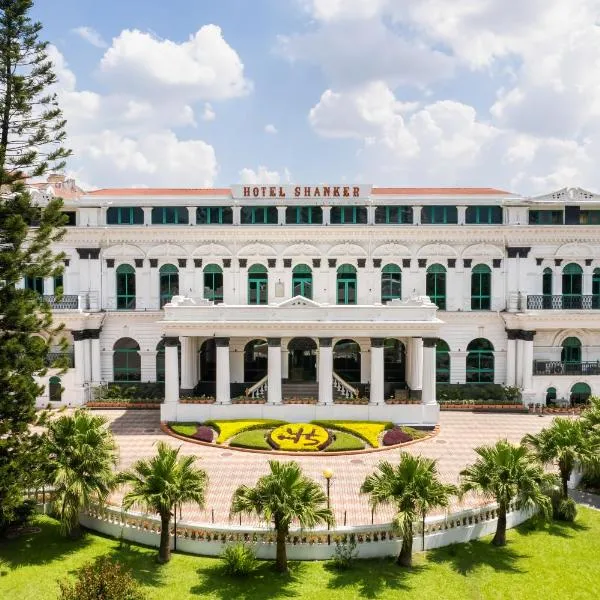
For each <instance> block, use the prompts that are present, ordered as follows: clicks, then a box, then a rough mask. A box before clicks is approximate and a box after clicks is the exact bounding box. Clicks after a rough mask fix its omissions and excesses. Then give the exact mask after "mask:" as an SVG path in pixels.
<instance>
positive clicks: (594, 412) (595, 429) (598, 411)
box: [581, 396, 600, 435]
mask: <svg viewBox="0 0 600 600" xmlns="http://www.w3.org/2000/svg"><path fill="white" fill-rule="evenodd" d="M581 422H582V423H583V426H584V428H585V429H586V430H588V431H589V432H591V433H592V434H595V435H600V396H591V397H590V399H589V406H588V408H586V409H585V410H584V411H583V412H582V413H581Z"/></svg>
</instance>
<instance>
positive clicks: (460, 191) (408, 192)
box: [373, 187, 510, 196]
mask: <svg viewBox="0 0 600 600" xmlns="http://www.w3.org/2000/svg"><path fill="white" fill-rule="evenodd" d="M373 194H374V195H377V196H386V195H389V196H485V195H490V196H494V195H498V194H510V192H506V191H504V190H497V189H495V188H465V187H447V188H416V187H413V188H405V187H398V188H396V187H384V188H373Z"/></svg>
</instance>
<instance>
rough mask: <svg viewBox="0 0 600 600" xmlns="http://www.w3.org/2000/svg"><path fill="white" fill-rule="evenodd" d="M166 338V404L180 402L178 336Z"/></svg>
mask: <svg viewBox="0 0 600 600" xmlns="http://www.w3.org/2000/svg"><path fill="white" fill-rule="evenodd" d="M164 340H165V404H168V403H172V404H177V402H179V360H178V358H177V343H178V342H179V339H178V338H177V337H166V338H164Z"/></svg>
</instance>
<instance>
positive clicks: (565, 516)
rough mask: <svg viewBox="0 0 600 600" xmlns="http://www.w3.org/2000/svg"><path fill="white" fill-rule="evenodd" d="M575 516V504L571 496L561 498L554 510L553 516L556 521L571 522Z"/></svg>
mask: <svg viewBox="0 0 600 600" xmlns="http://www.w3.org/2000/svg"><path fill="white" fill-rule="evenodd" d="M576 516H577V504H575V500H573V498H563V499H562V500H560V502H559V503H558V508H557V509H556V510H555V511H554V518H555V519H556V520H557V521H566V522H567V523H572V522H573V521H574V520H575V517H576Z"/></svg>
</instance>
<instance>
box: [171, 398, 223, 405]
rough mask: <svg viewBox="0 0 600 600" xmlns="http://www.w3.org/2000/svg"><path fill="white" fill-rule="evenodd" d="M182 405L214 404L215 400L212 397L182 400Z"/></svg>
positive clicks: (180, 401)
mask: <svg viewBox="0 0 600 600" xmlns="http://www.w3.org/2000/svg"><path fill="white" fill-rule="evenodd" d="M179 403H180V404H214V403H215V399H214V398H211V397H206V398H180V399H179Z"/></svg>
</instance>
